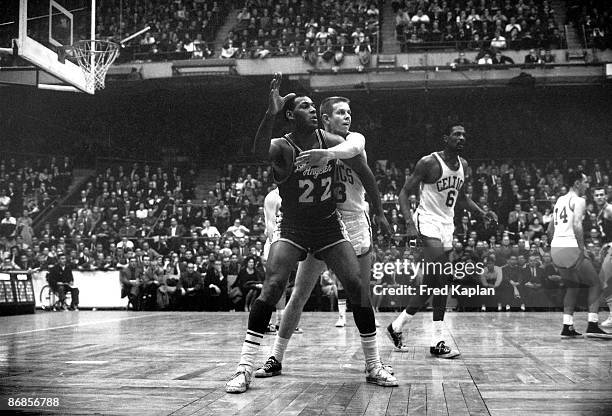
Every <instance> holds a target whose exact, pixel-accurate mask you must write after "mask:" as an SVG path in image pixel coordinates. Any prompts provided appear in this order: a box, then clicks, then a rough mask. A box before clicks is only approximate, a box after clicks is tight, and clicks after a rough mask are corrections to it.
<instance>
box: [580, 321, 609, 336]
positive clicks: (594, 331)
mask: <svg viewBox="0 0 612 416" xmlns="http://www.w3.org/2000/svg"><path fill="white" fill-rule="evenodd" d="M584 336H585V337H587V338H605V339H612V334H610V333H608V332H606V331H603V330H602V329H601V328H600V327H599V324H598V323H597V322H589V326H587V330H586V332H585V333H584Z"/></svg>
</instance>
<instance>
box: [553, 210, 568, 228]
mask: <svg viewBox="0 0 612 416" xmlns="http://www.w3.org/2000/svg"><path fill="white" fill-rule="evenodd" d="M558 218H560V219H561V220H563V224H566V223H567V211H566V210H565V207H563V209H562V210H561V214H559V208H555V225H557V224H559V221H558Z"/></svg>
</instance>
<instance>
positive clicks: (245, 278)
mask: <svg viewBox="0 0 612 416" xmlns="http://www.w3.org/2000/svg"><path fill="white" fill-rule="evenodd" d="M262 282H263V276H261V274H260V273H259V271H258V270H257V269H256V268H255V259H254V258H253V257H249V258H247V259H246V262H245V267H244V268H243V269H241V270H240V272H239V273H238V278H237V279H236V281H235V282H234V284H233V285H232V290H233V293H231V294H230V295H231V301H232V302H233V303H234V305H235V308H236V310H237V311H243V310H244V308H245V306H246V307H247V309H248V310H250V308H251V303H252V302H253V301H255V299H256V298H257V296H259V292H260V291H261V288H262V287H263V284H262ZM235 288H238V289H239V291H238V290H234V289H235ZM243 299H244V300H243Z"/></svg>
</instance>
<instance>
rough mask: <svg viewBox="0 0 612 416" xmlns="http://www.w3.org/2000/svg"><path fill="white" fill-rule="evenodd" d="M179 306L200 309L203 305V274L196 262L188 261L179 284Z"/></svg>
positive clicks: (186, 308) (185, 308) (187, 308)
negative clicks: (197, 267)
mask: <svg viewBox="0 0 612 416" xmlns="http://www.w3.org/2000/svg"><path fill="white" fill-rule="evenodd" d="M177 293H178V302H179V308H180V309H182V310H188V311H191V310H199V309H201V307H202V303H203V302H202V300H203V299H202V295H203V290H202V275H201V274H200V273H198V272H197V271H196V270H195V263H188V264H187V270H186V271H184V272H183V273H182V274H181V278H180V280H179V283H178V285H177Z"/></svg>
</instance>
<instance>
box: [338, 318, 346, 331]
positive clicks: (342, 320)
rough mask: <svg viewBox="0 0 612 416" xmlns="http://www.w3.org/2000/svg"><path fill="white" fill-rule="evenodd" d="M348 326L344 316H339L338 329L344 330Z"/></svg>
mask: <svg viewBox="0 0 612 416" xmlns="http://www.w3.org/2000/svg"><path fill="white" fill-rule="evenodd" d="M345 326H346V318H345V317H344V316H339V317H338V320H337V321H336V328H344V327H345Z"/></svg>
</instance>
